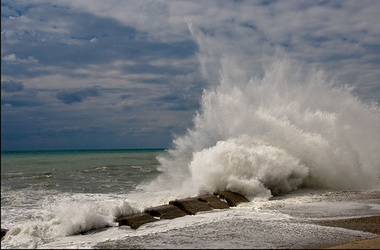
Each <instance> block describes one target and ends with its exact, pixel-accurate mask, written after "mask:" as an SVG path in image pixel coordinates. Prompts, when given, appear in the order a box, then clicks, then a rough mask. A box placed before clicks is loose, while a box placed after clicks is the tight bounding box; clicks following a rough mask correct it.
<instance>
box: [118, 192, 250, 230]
mask: <svg viewBox="0 0 380 250" xmlns="http://www.w3.org/2000/svg"><path fill="white" fill-rule="evenodd" d="M242 202H249V200H248V199H247V198H246V197H244V196H242V195H240V194H238V193H235V192H231V191H223V192H219V193H214V194H207V195H200V196H197V197H188V198H184V199H177V200H174V201H170V202H169V204H167V205H161V206H157V207H150V208H147V209H145V210H144V211H143V212H141V213H138V214H133V215H128V216H122V217H119V218H117V219H116V222H118V223H119V226H124V225H126V226H130V227H131V228H133V229H137V228H138V227H140V226H141V225H143V224H146V223H150V222H154V221H157V220H162V219H174V218H178V217H182V216H185V215H195V214H197V213H198V212H202V211H210V210H213V209H227V208H230V207H234V206H237V205H238V204H240V203H242Z"/></svg>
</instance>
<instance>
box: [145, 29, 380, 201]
mask: <svg viewBox="0 0 380 250" xmlns="http://www.w3.org/2000/svg"><path fill="white" fill-rule="evenodd" d="M190 29H191V30H192V27H191V25H190ZM192 31H193V35H194V36H195V39H196V40H197V42H198V44H199V48H200V52H199V55H198V56H199V61H200V63H201V71H202V73H203V76H204V77H205V78H206V79H207V80H208V82H209V83H210V86H208V88H207V89H205V90H204V93H203V96H202V99H201V108H200V110H199V111H198V112H197V114H196V116H195V117H194V127H193V128H191V129H189V130H188V132H187V134H186V135H184V136H180V137H177V138H176V139H175V140H174V143H173V144H174V146H173V148H172V149H171V150H169V154H168V155H167V156H165V157H160V158H159V161H160V163H161V168H162V169H163V170H164V174H163V175H161V176H160V177H159V178H158V179H156V180H155V181H153V182H152V183H150V184H147V185H145V186H142V188H144V189H146V190H148V191H149V192H152V191H153V190H154V191H159V190H161V191H165V190H166V192H169V193H170V194H172V196H184V195H198V194H202V193H210V192H214V191H220V190H224V189H229V190H232V191H236V192H238V193H241V194H243V195H246V196H247V197H249V198H250V199H254V198H264V199H265V198H269V197H271V196H272V195H276V194H283V193H288V192H291V191H294V190H296V189H298V188H302V187H312V188H329V189H349V190H368V189H378V188H379V177H380V154H379V152H380V112H379V107H378V105H377V104H372V105H368V104H366V103H364V102H362V101H361V100H359V99H358V98H357V97H355V96H354V95H353V94H352V89H350V88H349V87H347V86H345V85H344V84H343V83H335V82H334V81H333V80H331V79H330V78H329V77H328V74H327V73H325V72H324V71H323V70H317V69H314V68H309V67H308V65H305V64H303V63H300V62H297V61H295V60H293V59H290V58H287V56H286V55H284V53H281V52H280V53H275V54H274V55H273V57H271V59H270V60H268V58H269V57H266V58H265V60H262V58H261V59H260V60H259V59H258V58H256V57H255V56H252V57H251V58H249V57H248V55H245V54H243V53H241V52H239V51H236V50H235V51H231V50H229V49H228V48H229V47H228V46H224V47H223V46H218V45H217V44H218V42H217V39H216V38H210V37H207V36H205V35H202V34H198V33H197V32H194V30H192ZM213 42H215V46H212V44H213ZM222 48H224V49H222ZM268 61H269V63H268ZM258 64H260V65H261V70H259V69H260V67H258V66H257V65H258ZM250 65H251V69H250ZM168 190H170V191H168Z"/></svg>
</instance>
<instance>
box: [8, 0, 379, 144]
mask: <svg viewBox="0 0 380 250" xmlns="http://www.w3.org/2000/svg"><path fill="white" fill-rule="evenodd" d="M379 11H380V1H378V0H365V1H357V0H354V1H349V0H343V1H340V0H333V1H318V0H296V1H294V0H293V1H292V0H287V1H258V0H253V1H232V0H217V1H211V0H206V1H203V0H202V1H201V0H199V1H185V0H184V1H179V0H178V1H177V0H169V1H168V0H164V1H151V0H123V1H119V0H107V1H104V0H91V1H90V0H62V1H58V0H12V1H8V0H2V1H1V150H56V149H130V148H170V147H172V142H173V138H174V137H176V136H181V135H183V134H184V133H186V131H187V130H188V129H189V128H191V127H192V125H193V117H194V115H195V114H196V112H197V110H199V108H200V104H199V103H200V99H201V96H202V93H203V90H204V89H207V88H209V87H210V85H212V84H214V83H212V82H210V79H212V78H207V77H205V75H204V70H203V69H202V67H204V65H205V63H206V64H207V62H204V61H203V62H202V61H200V57H199V53H209V54H213V53H214V51H225V52H226V53H240V54H241V58H242V59H244V58H245V57H254V58H257V62H258V64H259V62H263V61H265V60H266V58H268V57H270V56H273V55H274V54H276V51H278V50H281V51H282V52H283V53H285V54H286V55H287V56H288V57H290V58H293V59H296V60H299V61H301V62H302V63H303V64H305V65H307V66H310V67H317V68H321V69H323V70H325V71H326V72H327V73H328V74H331V75H333V76H334V79H335V80H336V81H337V82H339V83H341V84H345V85H348V86H349V87H351V88H352V89H353V93H354V94H355V95H356V96H357V97H358V98H359V99H360V100H361V101H363V102H365V103H368V105H377V103H380V82H379V79H380V70H379V68H380V67H379V66H380V15H379V14H378V13H379ZM200 37H202V38H203V42H202V43H200V42H199V38H200ZM202 58H203V60H204V58H205V57H202ZM252 69H253V71H255V69H257V72H258V73H257V74H259V72H260V70H259V67H258V66H257V67H256V66H254V65H252V68H251V70H252ZM242 70H245V69H242ZM216 75H217V74H216ZM215 81H217V79H215Z"/></svg>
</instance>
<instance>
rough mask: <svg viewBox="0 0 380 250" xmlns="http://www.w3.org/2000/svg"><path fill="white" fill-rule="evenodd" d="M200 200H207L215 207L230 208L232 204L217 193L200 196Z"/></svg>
mask: <svg viewBox="0 0 380 250" xmlns="http://www.w3.org/2000/svg"><path fill="white" fill-rule="evenodd" d="M198 200H200V201H203V202H206V203H207V204H208V205H209V206H211V207H213V208H215V209H225V208H230V206H229V205H228V204H227V203H226V202H224V201H222V200H220V199H219V198H218V197H217V196H216V195H213V194H206V195H201V196H198Z"/></svg>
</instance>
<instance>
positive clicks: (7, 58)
mask: <svg viewBox="0 0 380 250" xmlns="http://www.w3.org/2000/svg"><path fill="white" fill-rule="evenodd" d="M1 59H2V60H4V61H6V62H8V63H38V60H37V59H35V58H33V57H32V56H29V57H27V58H24V59H21V58H18V57H17V56H16V55H15V54H14V53H12V54H9V55H6V56H3V57H2V58H1Z"/></svg>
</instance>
